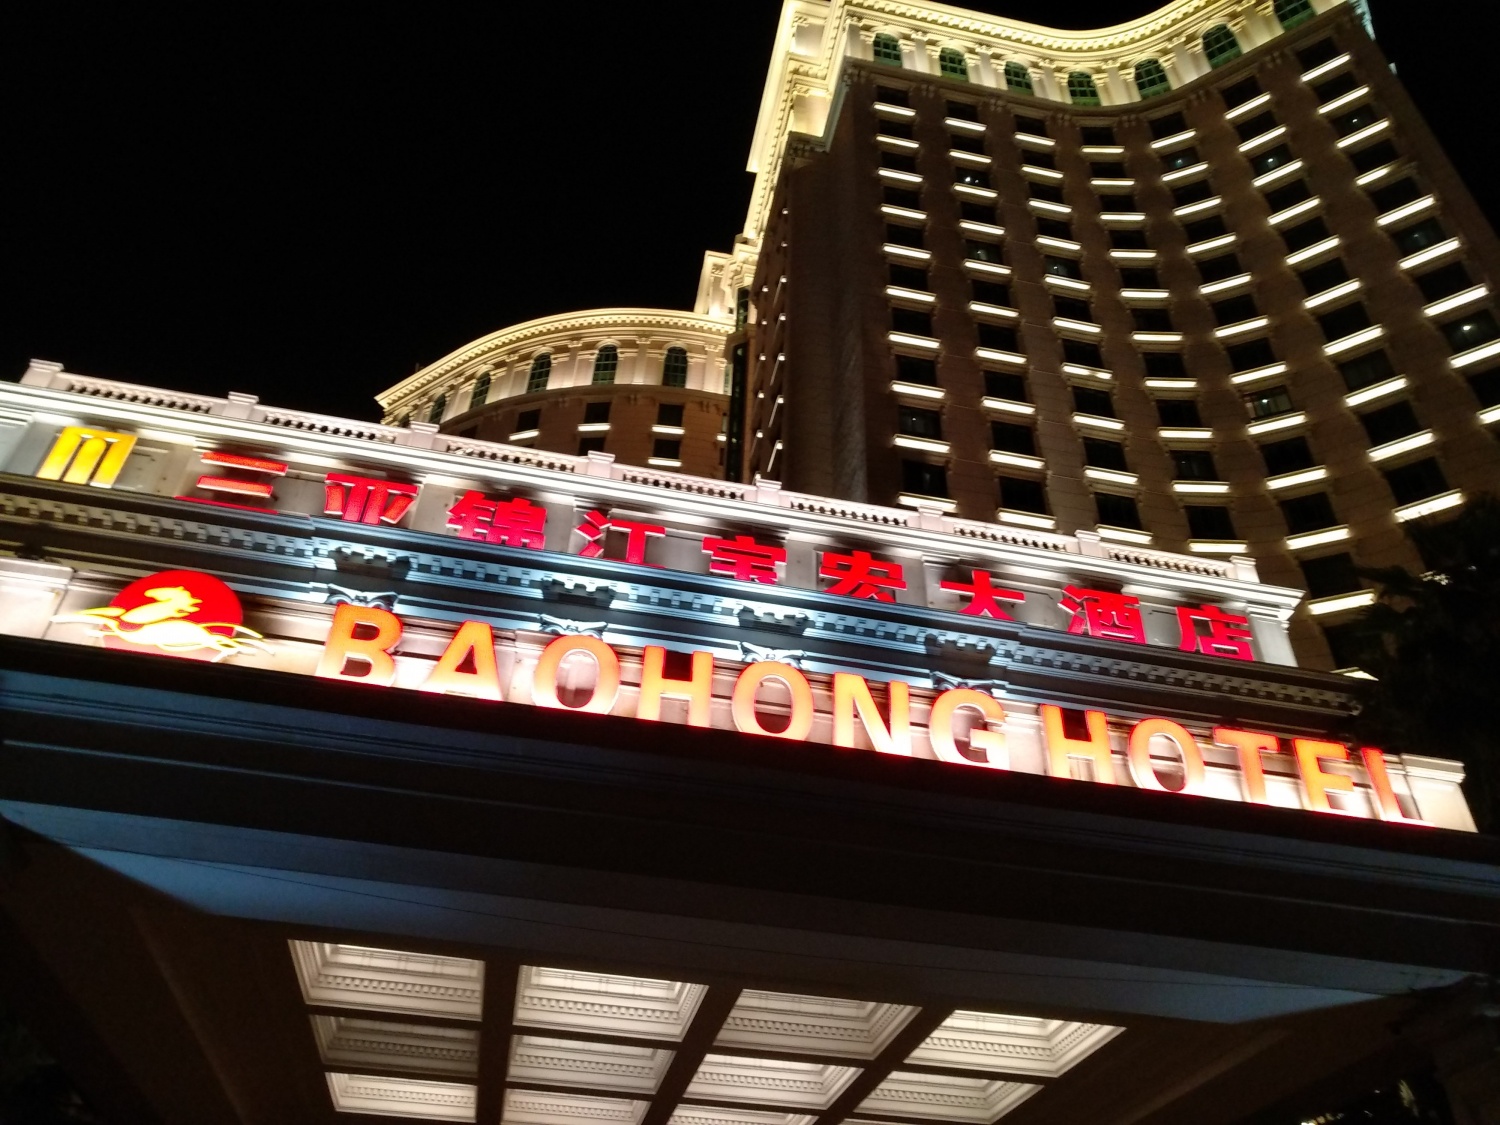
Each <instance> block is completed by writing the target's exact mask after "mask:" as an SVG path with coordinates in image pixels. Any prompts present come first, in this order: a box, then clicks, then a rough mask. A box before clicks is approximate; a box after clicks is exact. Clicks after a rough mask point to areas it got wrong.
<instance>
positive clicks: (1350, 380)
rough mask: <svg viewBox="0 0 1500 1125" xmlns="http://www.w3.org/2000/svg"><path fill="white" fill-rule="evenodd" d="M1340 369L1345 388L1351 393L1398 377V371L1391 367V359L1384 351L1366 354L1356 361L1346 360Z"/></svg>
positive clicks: (1355, 359)
mask: <svg viewBox="0 0 1500 1125" xmlns="http://www.w3.org/2000/svg"><path fill="white" fill-rule="evenodd" d="M1338 367H1339V374H1340V375H1342V376H1343V377H1344V386H1346V387H1348V388H1349V389H1350V390H1351V391H1357V390H1359V389H1360V388H1361V387H1370V386H1374V385H1375V384H1376V383H1383V382H1385V381H1386V380H1387V379H1394V378H1395V377H1396V369H1395V367H1393V366H1392V365H1391V357H1390V356H1388V355H1386V354H1385V352H1384V351H1378V352H1366V353H1365V354H1364V355H1362V356H1358V357H1356V358H1354V359H1346V360H1345V361H1344V362H1343V363H1341V364H1339V365H1338Z"/></svg>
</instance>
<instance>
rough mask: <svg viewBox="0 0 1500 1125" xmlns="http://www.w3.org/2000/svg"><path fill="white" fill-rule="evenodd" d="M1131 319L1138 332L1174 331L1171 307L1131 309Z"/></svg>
mask: <svg viewBox="0 0 1500 1125" xmlns="http://www.w3.org/2000/svg"><path fill="white" fill-rule="evenodd" d="M1130 319H1131V320H1133V321H1135V330H1136V331H1137V332H1171V331H1173V328H1172V310H1171V309H1131V310H1130Z"/></svg>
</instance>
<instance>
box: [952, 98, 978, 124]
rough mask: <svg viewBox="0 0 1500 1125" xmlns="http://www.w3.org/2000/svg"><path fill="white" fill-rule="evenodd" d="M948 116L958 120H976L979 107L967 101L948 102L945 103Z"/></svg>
mask: <svg viewBox="0 0 1500 1125" xmlns="http://www.w3.org/2000/svg"><path fill="white" fill-rule="evenodd" d="M947 110H948V116H949V117H952V118H956V119H957V120H959V121H978V120H979V107H978V106H975V105H970V104H969V103H968V102H949V103H948V105H947Z"/></svg>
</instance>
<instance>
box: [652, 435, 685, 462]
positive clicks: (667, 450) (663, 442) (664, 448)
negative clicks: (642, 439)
mask: <svg viewBox="0 0 1500 1125" xmlns="http://www.w3.org/2000/svg"><path fill="white" fill-rule="evenodd" d="M651 456H653V457H659V458H661V459H662V460H664V461H678V460H681V459H682V442H681V441H679V440H678V439H677V438H657V439H656V440H655V441H654V442H652V443H651Z"/></svg>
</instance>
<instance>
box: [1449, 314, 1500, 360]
mask: <svg viewBox="0 0 1500 1125" xmlns="http://www.w3.org/2000/svg"><path fill="white" fill-rule="evenodd" d="M1441 328H1442V331H1443V335H1444V336H1445V337H1446V338H1447V340H1448V346H1449V347H1450V348H1452V349H1453V351H1454V352H1466V351H1468V350H1469V349H1470V348H1477V347H1478V346H1479V345H1480V344H1487V343H1489V341H1491V340H1493V339H1494V338H1495V337H1496V336H1500V324H1497V323H1496V322H1495V314H1494V313H1492V312H1490V310H1489V309H1480V310H1479V311H1477V312H1472V313H1470V314H1469V315H1468V316H1463V317H1459V318H1458V319H1457V320H1450V321H1448V323H1446V324H1444V325H1441Z"/></svg>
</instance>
